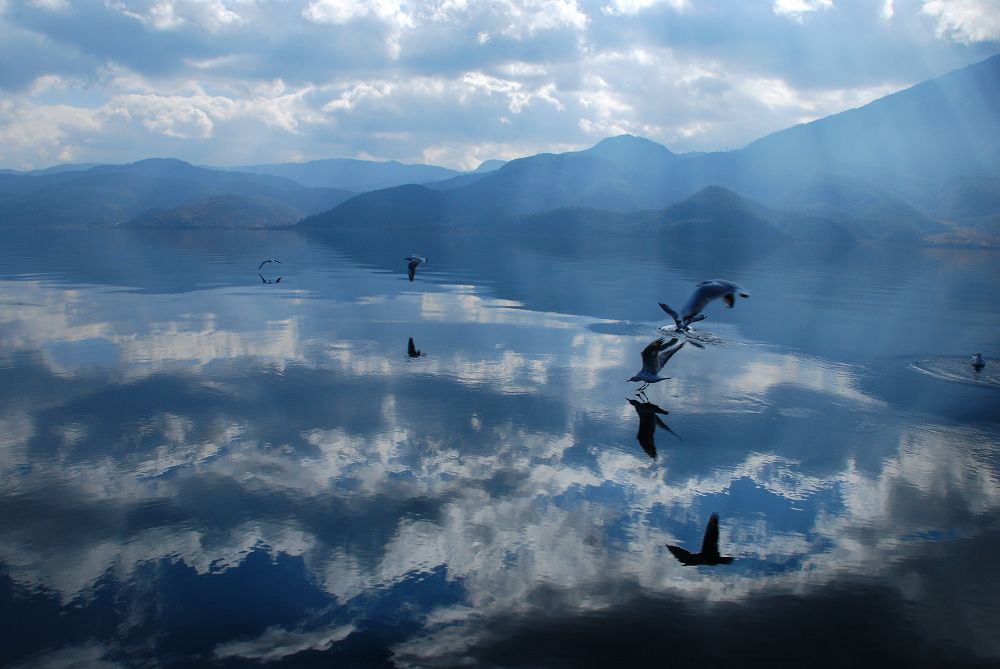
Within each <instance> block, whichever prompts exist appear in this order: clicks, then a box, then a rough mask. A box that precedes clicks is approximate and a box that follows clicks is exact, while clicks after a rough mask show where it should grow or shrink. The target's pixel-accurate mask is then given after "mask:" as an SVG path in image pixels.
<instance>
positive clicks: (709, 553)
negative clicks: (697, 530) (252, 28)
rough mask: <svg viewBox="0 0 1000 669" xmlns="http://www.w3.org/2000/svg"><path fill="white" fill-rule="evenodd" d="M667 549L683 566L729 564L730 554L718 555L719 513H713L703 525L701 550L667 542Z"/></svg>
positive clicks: (731, 559) (730, 560)
mask: <svg viewBox="0 0 1000 669" xmlns="http://www.w3.org/2000/svg"><path fill="white" fill-rule="evenodd" d="M667 550H669V551H670V552H671V553H672V554H673V556H674V557H675V558H677V559H678V560H679V561H680V562H681V563H683V564H684V566H691V565H702V564H703V565H717V564H729V563H730V562H732V561H733V558H732V556H730V555H719V514H717V513H713V514H712V517H711V518H709V519H708V525H707V526H706V527H705V538H704V539H702V540H701V552H700V553H691V552H689V551H686V550H684V549H683V548H681V547H680V546H671V545H670V544H667Z"/></svg>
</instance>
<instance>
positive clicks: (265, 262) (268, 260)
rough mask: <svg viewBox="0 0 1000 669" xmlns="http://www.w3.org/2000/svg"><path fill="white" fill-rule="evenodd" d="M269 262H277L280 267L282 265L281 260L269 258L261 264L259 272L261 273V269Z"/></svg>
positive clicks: (258, 267)
mask: <svg viewBox="0 0 1000 669" xmlns="http://www.w3.org/2000/svg"><path fill="white" fill-rule="evenodd" d="M269 262H276V263H278V264H279V265H280V264H281V261H280V260H274V259H273V258H268V259H267V260H265V261H263V262H262V263H261V264H259V265H257V271H258V272H259V271H260V268H261V267H263V266H264V265H266V264H267V263H269Z"/></svg>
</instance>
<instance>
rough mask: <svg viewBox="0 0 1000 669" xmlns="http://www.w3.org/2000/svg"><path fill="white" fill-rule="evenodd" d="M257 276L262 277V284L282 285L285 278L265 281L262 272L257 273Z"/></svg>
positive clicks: (280, 277)
mask: <svg viewBox="0 0 1000 669" xmlns="http://www.w3.org/2000/svg"><path fill="white" fill-rule="evenodd" d="M257 276H259V277H260V282H261V283H281V280H282V279H284V278H285V277H283V276H279V277H278V278H277V279H265V278H264V276H263V275H262V274H261V273H260V272H258V273H257Z"/></svg>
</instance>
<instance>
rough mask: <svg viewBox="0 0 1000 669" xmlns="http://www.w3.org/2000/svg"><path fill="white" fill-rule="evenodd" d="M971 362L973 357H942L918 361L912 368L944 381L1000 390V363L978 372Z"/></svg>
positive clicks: (987, 366)
mask: <svg viewBox="0 0 1000 669" xmlns="http://www.w3.org/2000/svg"><path fill="white" fill-rule="evenodd" d="M970 360H971V357H966V356H957V355H951V356H944V355H942V356H937V357H934V358H923V359H921V360H917V361H915V362H913V363H912V365H911V366H912V367H913V368H914V369H915V370H917V371H918V372H923V373H924V374H929V375H930V376H933V377H935V378H938V379H942V380H944V381H958V382H959V383H969V384H972V385H977V386H989V387H993V388H1000V363H997V362H994V363H993V364H990V363H989V362H987V364H986V367H984V368H983V369H982V370H980V371H978V372H977V371H976V370H975V369H973V368H972V365H971V364H969V363H970Z"/></svg>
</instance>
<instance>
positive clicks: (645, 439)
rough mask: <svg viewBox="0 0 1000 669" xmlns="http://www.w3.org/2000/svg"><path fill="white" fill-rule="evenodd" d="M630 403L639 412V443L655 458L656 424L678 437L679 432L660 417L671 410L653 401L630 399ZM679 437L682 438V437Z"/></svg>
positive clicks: (637, 438) (637, 435) (637, 437)
mask: <svg viewBox="0 0 1000 669" xmlns="http://www.w3.org/2000/svg"><path fill="white" fill-rule="evenodd" d="M628 403H629V404H631V405H632V406H633V407H634V408H635V412H636V413H637V414H639V432H638V433H636V435H635V438H636V440H637V441H638V442H639V445H640V446H642V450H644V451H646V455H648V456H649V457H651V458H654V459H655V458H656V441H655V440H654V439H653V435H654V433H655V432H656V426H657V425H659V426H660V427H662V428H663V429H664V430H666V431H667V432H669V433H671V434H672V435H674V436H675V437H677V433H676V432H674V431H673V430H671V429H670V428H669V427H667V424H666V423H664V422H663V420H662V419H661V418H660V416H666V415H667V414H668V413H670V412H669V411H667V410H666V409H663V408H661V407H658V406H656V405H655V404H653V403H652V402H639V401H638V400H633V399H630V400H628ZM677 438H678V439H680V437H677Z"/></svg>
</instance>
